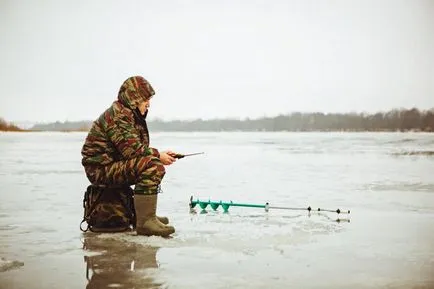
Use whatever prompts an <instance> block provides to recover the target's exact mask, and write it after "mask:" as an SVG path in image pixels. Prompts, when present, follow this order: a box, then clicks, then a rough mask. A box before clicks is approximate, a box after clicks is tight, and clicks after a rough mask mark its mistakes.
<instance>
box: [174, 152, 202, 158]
mask: <svg viewBox="0 0 434 289" xmlns="http://www.w3.org/2000/svg"><path fill="white" fill-rule="evenodd" d="M203 154H204V152H200V153H193V154H175V155H173V157H174V158H176V159H182V158H185V157H189V156H196V155H203Z"/></svg>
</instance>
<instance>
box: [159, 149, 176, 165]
mask: <svg viewBox="0 0 434 289" xmlns="http://www.w3.org/2000/svg"><path fill="white" fill-rule="evenodd" d="M174 155H176V153H174V152H172V151H164V152H161V153H160V161H161V162H162V163H163V165H165V166H169V165H171V164H173V163H174V162H176V158H174V157H173V156H174Z"/></svg>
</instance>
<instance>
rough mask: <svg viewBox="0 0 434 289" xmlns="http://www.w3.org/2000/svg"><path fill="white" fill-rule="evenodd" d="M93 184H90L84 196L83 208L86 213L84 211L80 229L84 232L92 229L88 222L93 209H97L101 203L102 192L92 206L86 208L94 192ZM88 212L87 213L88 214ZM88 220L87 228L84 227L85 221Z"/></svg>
mask: <svg viewBox="0 0 434 289" xmlns="http://www.w3.org/2000/svg"><path fill="white" fill-rule="evenodd" d="M92 189H93V186H92V185H90V186H88V187H87V189H86V192H85V193H84V198H83V209H84V213H83V220H82V221H81V222H80V230H81V231H83V232H87V231H88V230H89V229H90V226H89V223H88V222H87V221H88V220H89V217H90V215H92V213H93V211H95V208H96V206H97V205H98V203H99V200H100V199H101V196H102V193H100V194H99V195H98V196H97V197H96V199H95V201H94V202H93V203H92V205H91V206H90V208H89V210H86V206H87V204H89V196H90V193H91V192H92ZM86 212H87V214H86ZM84 222H86V223H87V227H86V228H85V229H83V223H84Z"/></svg>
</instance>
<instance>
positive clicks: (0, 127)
mask: <svg viewBox="0 0 434 289" xmlns="http://www.w3.org/2000/svg"><path fill="white" fill-rule="evenodd" d="M0 131H22V129H21V128H19V127H18V126H16V125H14V124H12V123H9V122H7V121H6V120H4V119H3V118H0Z"/></svg>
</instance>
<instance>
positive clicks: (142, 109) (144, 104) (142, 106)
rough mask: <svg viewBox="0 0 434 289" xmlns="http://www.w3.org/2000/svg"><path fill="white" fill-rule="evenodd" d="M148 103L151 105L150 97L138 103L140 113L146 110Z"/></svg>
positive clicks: (142, 113)
mask: <svg viewBox="0 0 434 289" xmlns="http://www.w3.org/2000/svg"><path fill="white" fill-rule="evenodd" d="M150 105H151V99H148V100H146V101H144V102H141V103H140V104H139V106H138V109H139V111H140V113H141V115H144V114H145V112H146V111H147V110H148V108H149V106H150Z"/></svg>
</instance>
